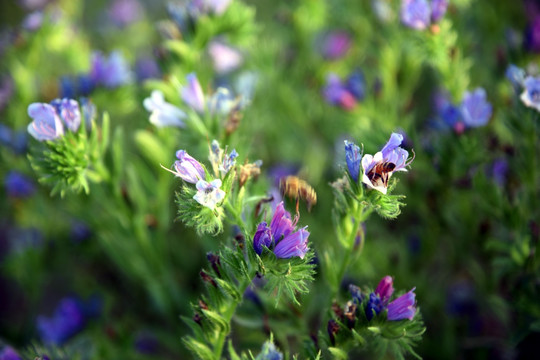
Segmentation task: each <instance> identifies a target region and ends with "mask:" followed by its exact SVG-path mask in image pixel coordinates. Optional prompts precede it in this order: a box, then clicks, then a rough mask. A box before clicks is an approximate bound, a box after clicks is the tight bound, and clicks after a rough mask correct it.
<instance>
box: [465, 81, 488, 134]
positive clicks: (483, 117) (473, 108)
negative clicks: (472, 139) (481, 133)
mask: <svg viewBox="0 0 540 360" xmlns="http://www.w3.org/2000/svg"><path fill="white" fill-rule="evenodd" d="M491 114H492V107H491V104H490V103H489V102H487V100H486V91H485V90H484V89H483V88H477V89H476V90H474V92H472V93H470V92H468V91H466V92H465V95H464V96H463V101H462V102H461V115H462V117H463V122H464V123H465V125H466V126H467V127H479V126H484V125H486V124H487V122H488V121H489V118H490V117H491Z"/></svg>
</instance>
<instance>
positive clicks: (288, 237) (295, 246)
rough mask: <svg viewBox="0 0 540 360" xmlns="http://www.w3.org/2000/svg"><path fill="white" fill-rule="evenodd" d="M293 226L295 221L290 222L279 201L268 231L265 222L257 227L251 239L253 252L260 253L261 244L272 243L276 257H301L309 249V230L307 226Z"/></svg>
mask: <svg viewBox="0 0 540 360" xmlns="http://www.w3.org/2000/svg"><path fill="white" fill-rule="evenodd" d="M295 226H296V221H295V222H294V223H293V222H292V220H291V214H290V213H289V212H288V211H286V210H285V207H284V206H283V202H280V203H279V204H278V205H277V207H276V210H275V211H274V216H273V217H272V221H271V222H270V231H269V232H268V230H267V225H266V223H265V222H262V223H260V224H259V226H258V227H257V232H256V233H255V237H256V238H254V240H253V247H254V249H255V252H257V254H259V255H260V254H261V253H262V245H265V246H267V247H269V246H271V245H272V244H274V245H275V246H274V249H273V252H274V254H275V255H276V256H277V257H278V258H281V259H288V258H291V257H294V256H298V257H300V258H301V259H303V258H304V256H305V255H306V253H307V252H308V250H309V249H308V247H307V241H308V237H309V232H308V231H307V230H306V228H307V226H306V227H304V228H301V229H299V230H297V231H295ZM269 235H270V236H271V237H270V238H268V236H269ZM255 240H257V241H255ZM266 244H268V245H266Z"/></svg>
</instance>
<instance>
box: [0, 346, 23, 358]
mask: <svg viewBox="0 0 540 360" xmlns="http://www.w3.org/2000/svg"><path fill="white" fill-rule="evenodd" d="M0 360H23V358H22V357H20V356H19V354H18V353H17V352H16V351H15V349H14V348H12V347H11V346H6V347H4V348H3V349H2V351H0Z"/></svg>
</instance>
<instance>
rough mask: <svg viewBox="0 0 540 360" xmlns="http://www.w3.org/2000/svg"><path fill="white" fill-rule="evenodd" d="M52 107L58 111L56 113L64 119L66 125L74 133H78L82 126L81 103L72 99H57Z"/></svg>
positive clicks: (52, 103)
mask: <svg viewBox="0 0 540 360" xmlns="http://www.w3.org/2000/svg"><path fill="white" fill-rule="evenodd" d="M51 105H52V106H54V108H55V109H56V113H57V114H58V115H59V116H60V119H62V121H63V123H64V125H66V126H67V128H68V129H69V130H71V131H72V132H76V131H77V130H78V129H79V126H80V125H81V113H80V110H79V103H77V101H75V100H72V99H67V98H64V99H55V100H53V101H52V102H51Z"/></svg>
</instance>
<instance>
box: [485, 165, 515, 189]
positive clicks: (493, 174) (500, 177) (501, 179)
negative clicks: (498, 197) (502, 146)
mask: <svg viewBox="0 0 540 360" xmlns="http://www.w3.org/2000/svg"><path fill="white" fill-rule="evenodd" d="M509 168H510V166H509V164H508V161H506V160H505V159H502V158H501V159H496V160H495V161H493V163H492V164H491V166H490V167H489V169H488V174H487V175H488V176H489V177H490V178H491V179H493V182H494V183H495V184H497V185H498V186H501V187H502V186H504V184H505V183H506V178H507V177H508V170H509Z"/></svg>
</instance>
